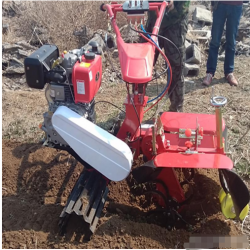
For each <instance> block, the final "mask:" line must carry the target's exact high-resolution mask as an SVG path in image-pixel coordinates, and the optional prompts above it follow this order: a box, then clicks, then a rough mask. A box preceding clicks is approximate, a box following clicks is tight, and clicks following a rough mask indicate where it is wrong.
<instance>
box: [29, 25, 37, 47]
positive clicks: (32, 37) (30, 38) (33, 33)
mask: <svg viewBox="0 0 250 250" xmlns="http://www.w3.org/2000/svg"><path fill="white" fill-rule="evenodd" d="M35 32H36V27H35V28H34V30H33V33H32V35H31V38H30V40H29V42H28V43H30V42H31V39H32V38H33V35H34V33H35Z"/></svg>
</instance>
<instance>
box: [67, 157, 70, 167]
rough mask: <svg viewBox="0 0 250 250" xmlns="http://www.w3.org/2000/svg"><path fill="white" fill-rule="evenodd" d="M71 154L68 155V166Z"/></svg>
mask: <svg viewBox="0 0 250 250" xmlns="http://www.w3.org/2000/svg"><path fill="white" fill-rule="evenodd" d="M69 160H70V155H69V157H68V162H67V167H68V166H69Z"/></svg>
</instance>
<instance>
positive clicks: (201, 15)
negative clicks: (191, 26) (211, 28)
mask: <svg viewBox="0 0 250 250" xmlns="http://www.w3.org/2000/svg"><path fill="white" fill-rule="evenodd" d="M193 20H194V21H195V22H204V23H206V24H212V22H213V19H212V13H211V11H209V10H206V9H203V8H200V7H196V8H195V11H194V14H193Z"/></svg>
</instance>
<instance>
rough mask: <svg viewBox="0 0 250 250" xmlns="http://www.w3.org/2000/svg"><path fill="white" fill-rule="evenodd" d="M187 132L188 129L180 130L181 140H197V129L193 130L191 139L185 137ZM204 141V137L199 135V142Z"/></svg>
mask: <svg viewBox="0 0 250 250" xmlns="http://www.w3.org/2000/svg"><path fill="white" fill-rule="evenodd" d="M185 131H186V129H184V128H180V129H179V138H180V139H195V135H196V129H191V131H192V133H191V136H190V137H188V136H186V135H185ZM202 139H203V136H201V135H198V140H202Z"/></svg>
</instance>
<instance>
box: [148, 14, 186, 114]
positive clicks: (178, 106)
mask: <svg viewBox="0 0 250 250" xmlns="http://www.w3.org/2000/svg"><path fill="white" fill-rule="evenodd" d="M187 25H188V18H187V17H186V18H184V19H183V20H182V21H181V22H179V23H177V24H174V25H171V26H170V27H168V28H167V29H166V30H164V31H160V33H159V34H160V35H161V36H164V37H166V38H168V39H169V40H171V41H172V42H173V43H174V44H175V45H176V47H177V48H178V49H179V52H178V51H177V49H176V48H175V47H174V46H173V45H172V44H171V43H170V42H168V41H166V40H164V39H161V38H159V46H160V48H164V51H165V55H166V56H167V58H168V60H169V62H170V65H171V67H172V84H171V86H170V89H169V92H168V95H169V98H170V102H171V105H170V107H169V111H172V112H182V110H183V102H184V93H185V81H184V75H183V71H184V67H185V39H186V34H187V29H188V27H187ZM152 29H153V27H152V25H151V24H147V27H146V30H147V31H148V32H150V33H151V32H152ZM158 55H159V52H158V51H157V50H156V55H155V60H157V58H158Z"/></svg>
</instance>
